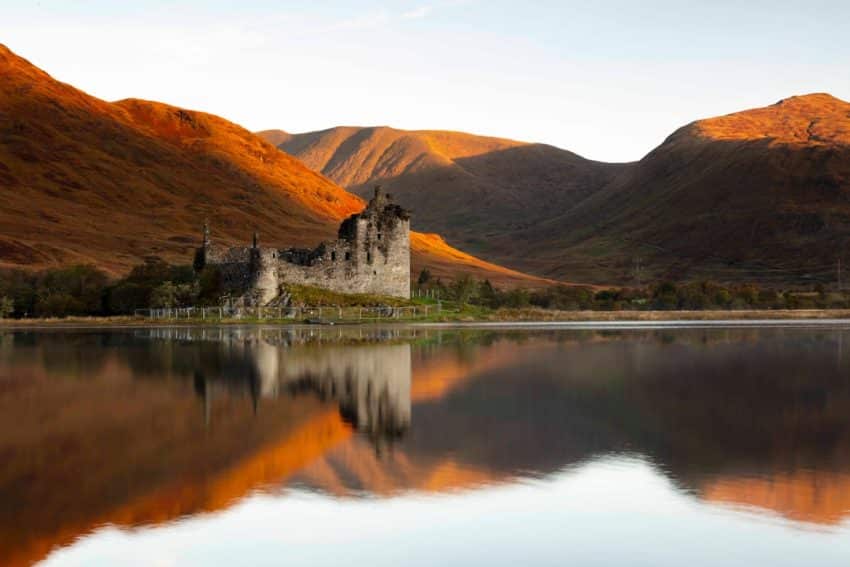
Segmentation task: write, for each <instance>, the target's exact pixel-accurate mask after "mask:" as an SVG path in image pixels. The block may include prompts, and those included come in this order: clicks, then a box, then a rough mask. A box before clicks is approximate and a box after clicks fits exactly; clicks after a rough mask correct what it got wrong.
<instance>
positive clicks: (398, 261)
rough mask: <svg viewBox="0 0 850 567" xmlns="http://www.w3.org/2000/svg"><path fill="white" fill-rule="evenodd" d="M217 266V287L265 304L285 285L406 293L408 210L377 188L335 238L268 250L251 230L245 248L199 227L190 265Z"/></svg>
mask: <svg viewBox="0 0 850 567" xmlns="http://www.w3.org/2000/svg"><path fill="white" fill-rule="evenodd" d="M206 266H215V267H216V268H218V270H219V273H220V277H221V284H222V288H223V289H224V291H225V292H226V293H228V294H229V295H230V296H231V297H234V298H238V299H239V301H241V302H242V303H244V304H245V305H267V304H269V303H270V302H274V301H275V299H276V298H278V297H280V296H282V295H284V294H285V291H286V290H285V288H286V285H287V284H290V285H309V286H315V287H321V288H325V289H329V290H332V291H337V292H342V293H367V294H374V295H388V296H393V297H403V298H409V297H410V213H409V212H408V211H406V210H405V209H403V208H402V207H400V206H399V205H397V204H395V203H393V202H392V199H391V198H390V196H389V195H386V194H384V193H383V192H382V191H381V189H380V188H376V189H375V196H374V197H373V198H372V199H371V200H370V201H369V204H368V205H367V206H366V208H365V209H363V211H362V212H360V213H358V214H355V215H351V216H350V217H348V218H347V219H345V220H344V221H343V222H342V224H341V225H340V227H339V232H338V238H337V240H334V241H329V242H322V243H321V244H319V246H317V247H316V248H314V249H303V248H269V247H261V246H260V245H259V237H258V235H257V234H256V233H255V234H254V238H253V243H252V244H251V245H250V246H235V247H225V246H221V245H217V244H216V243H215V242H214V241H213V239H212V236H211V234H210V230H209V226H208V225H204V238H203V244H202V246H201V247H200V248H199V249H198V251H197V254H196V261H195V268H196V269H198V270H200V269H203V268H204V267H206Z"/></svg>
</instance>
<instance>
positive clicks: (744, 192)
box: [504, 94, 850, 285]
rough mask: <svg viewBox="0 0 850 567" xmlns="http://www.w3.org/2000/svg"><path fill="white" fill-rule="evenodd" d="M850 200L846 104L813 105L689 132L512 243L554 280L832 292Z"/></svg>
mask: <svg viewBox="0 0 850 567" xmlns="http://www.w3.org/2000/svg"><path fill="white" fill-rule="evenodd" d="M848 195H850V104H848V103H846V102H844V101H841V100H838V99H836V98H834V97H831V96H829V95H825V94H814V95H808V96H800V97H792V98H790V99H787V100H783V101H780V102H779V103H777V104H775V105H773V106H770V107H767V108H761V109H756V110H749V111H745V112H740V113H737V114H732V115H729V116H723V117H719V118H713V119H709V120H702V121H698V122H694V123H692V124H689V125H687V126H685V127H683V128H681V129H679V130H678V131H676V132H675V133H674V134H673V135H671V136H670V137H669V138H668V139H667V140H666V141H665V142H664V143H663V144H662V145H661V146H659V147H658V148H656V149H655V150H654V151H652V152H651V153H650V154H649V155H647V156H646V157H645V158H644V159H642V160H641V161H640V162H639V163H637V164H636V165H634V166H633V167H631V168H630V169H629V170H628V171H627V172H625V173H624V174H623V175H621V176H620V177H618V178H617V179H615V180H614V181H613V182H611V183H609V184H608V185H607V186H605V187H604V188H602V189H601V190H599V191H597V192H596V193H594V194H593V195H592V196H591V197H590V198H588V199H587V200H585V201H584V202H582V203H580V204H579V205H578V206H576V207H575V208H573V209H571V210H569V211H567V212H566V213H565V214H563V215H560V216H558V217H556V218H554V219H551V220H550V221H547V222H546V223H541V224H540V225H537V226H533V227H530V228H528V229H527V230H524V231H522V232H521V233H520V234H514V235H511V238H510V239H509V241H510V243H511V244H513V245H515V246H516V247H517V249H518V250H519V251H520V252H521V254H520V257H523V256H526V255H530V254H531V253H532V252H534V257H533V259H531V260H529V261H527V262H525V261H522V260H520V261H519V262H518V263H517V265H518V266H519V267H520V268H521V269H528V270H534V271H536V272H538V273H544V274H547V275H550V276H552V277H564V276H566V275H568V274H569V276H570V277H571V278H573V279H577V280H593V281H599V280H603V281H609V282H630V281H634V279H635V276H636V274H635V272H634V268H635V266H636V265H638V264H637V263H638V262H640V264H639V265H640V266H641V269H642V272H643V274H642V275H643V279H644V281H646V279H647V278H655V279H657V278H670V279H702V278H711V279H718V280H732V281H734V280H738V281H741V280H743V281H758V282H762V283H766V284H776V285H782V284H789V283H791V284H804V283H815V282H822V283H827V284H831V283H833V282H835V281H836V278H837V262H838V260H839V258H842V259H843V260H845V261H846V260H847V258H844V257H843V252H844V248H845V246H846V244H847V241H848V237H850V200H848ZM507 242H508V239H505V240H504V243H505V244H506V243H507ZM541 243H547V244H549V245H550V247H549V248H547V249H546V250H543V251H541V246H540V244H541ZM638 259H639V260H638Z"/></svg>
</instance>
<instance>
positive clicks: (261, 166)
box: [0, 45, 541, 284]
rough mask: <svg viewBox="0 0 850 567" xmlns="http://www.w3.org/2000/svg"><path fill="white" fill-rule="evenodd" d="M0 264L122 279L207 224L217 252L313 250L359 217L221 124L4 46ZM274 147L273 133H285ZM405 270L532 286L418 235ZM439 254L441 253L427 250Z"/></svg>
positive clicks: (316, 182) (175, 255)
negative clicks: (77, 83) (80, 85)
mask: <svg viewBox="0 0 850 567" xmlns="http://www.w3.org/2000/svg"><path fill="white" fill-rule="evenodd" d="M0 76H2V78H3V79H2V81H0V196H2V201H3V207H2V208H0V265H2V266H16V267H26V268H33V269H35V268H43V267H47V266H57V265H62V264H71V263H93V264H96V265H98V266H100V267H102V268H104V269H106V270H108V271H109V272H111V273H113V274H120V273H122V272H124V271H126V270H127V269H128V268H129V267H131V266H132V265H135V264H137V263H139V262H140V261H141V259H142V258H143V257H145V256H148V255H158V256H161V257H163V258H166V259H168V260H171V261H179V262H187V261H189V260H190V259H191V257H192V253H193V249H194V247H196V246H197V245H198V244H199V241H200V237H201V235H200V230H201V224H202V223H203V221H204V219H209V221H210V223H211V225H212V227H213V230H214V233H215V234H216V235H217V237H218V239H219V240H221V241H222V242H224V243H232V242H247V241H248V239H249V237H250V234H251V233H252V232H253V231H254V230H255V229H256V230H258V231H259V232H260V234H261V237H262V239H263V241H265V242H272V243H279V245H281V246H289V245H292V246H313V245H316V244H318V242H319V241H321V240H323V239H328V238H332V237H335V235H336V230H337V226H338V224H339V222H340V220H341V219H343V218H345V217H346V216H348V215H350V214H352V213H355V212H358V211H359V210H361V209H362V208H363V206H364V202H363V200H362V199H360V198H359V197H357V196H355V195H352V194H351V193H349V192H347V191H345V190H344V189H343V188H341V187H339V186H338V185H336V184H334V183H333V182H332V181H330V180H329V179H327V178H326V177H324V176H322V175H319V174H317V173H315V172H313V171H312V170H310V169H308V168H307V167H305V166H304V165H303V164H302V163H301V162H299V161H298V160H297V159H295V158H292V157H290V156H288V155H286V154H284V153H283V152H280V151H278V150H277V149H276V148H275V147H274V146H272V145H270V144H269V143H267V142H265V141H264V140H262V139H261V138H259V137H257V136H255V135H253V134H252V133H250V132H248V131H247V130H245V129H243V128H241V127H239V126H237V125H235V124H233V123H231V122H228V121H226V120H224V119H222V118H219V117H217V116H213V115H211V114H205V113H203V112H196V111H191V110H185V109H181V108H177V107H173V106H169V105H166V104H162V103H157V102H149V101H144V100H135V99H130V100H123V101H119V102H116V103H108V102H105V101H102V100H99V99H97V98H94V97H92V96H89V95H87V94H86V93H84V92H82V91H79V90H77V89H75V88H73V87H71V86H69V85H66V84H64V83H61V82H59V81H56V80H54V79H53V78H52V77H50V76H49V75H48V74H47V73H45V72H44V71H42V70H40V69H38V68H36V67H35V66H33V65H32V64H31V63H29V62H28V61H26V60H24V59H22V58H20V57H18V56H17V55H15V54H14V53H12V52H11V51H10V50H9V49H7V48H6V47H5V46H2V45H0ZM281 135H282V134H281ZM413 240H414V242H415V243H416V246H415V247H414V252H413V260H414V265H415V266H417V267H418V268H419V267H422V266H425V265H427V266H429V267H430V266H432V265H433V266H434V268H432V272H434V273H435V274H437V275H442V276H451V275H455V274H457V273H473V274H474V275H476V276H477V277H490V278H492V279H493V280H494V281H496V282H499V283H501V282H505V281H511V282H518V281H522V282H525V283H531V282H534V283H536V284H540V283H541V280H539V279H535V278H530V277H526V276H524V275H523V274H519V273H518V272H512V271H510V270H505V269H503V268H501V267H499V266H493V265H490V264H487V263H485V262H482V261H480V260H478V259H476V258H473V257H471V256H468V255H465V254H463V253H461V252H459V251H452V254H451V255H447V253H446V250H445V246H443V245H437V246H433V247H432V246H431V244H432V243H434V240H433V238H432V237H431V236H426V235H414V236H413ZM436 244H439V243H436Z"/></svg>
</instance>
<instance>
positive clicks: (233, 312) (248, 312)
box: [136, 303, 445, 322]
mask: <svg viewBox="0 0 850 567" xmlns="http://www.w3.org/2000/svg"><path fill="white" fill-rule="evenodd" d="M443 312H445V310H443V309H442V307H441V305H440V304H439V303H438V304H437V305H413V306H404V307H395V306H391V305H386V306H378V307H336V306H315V307H166V308H160V309H137V310H136V316H138V317H146V318H148V319H162V320H169V321H170V320H180V319H186V320H201V321H221V320H224V319H248V320H269V321H274V320H292V321H307V320H315V321H318V322H325V321H328V322H331V321H388V320H416V319H426V318H428V317H429V316H431V315H436V314H439V313H443Z"/></svg>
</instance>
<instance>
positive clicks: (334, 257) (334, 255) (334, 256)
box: [331, 252, 336, 262]
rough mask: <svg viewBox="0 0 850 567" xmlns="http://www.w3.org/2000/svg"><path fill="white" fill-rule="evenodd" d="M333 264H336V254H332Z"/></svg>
mask: <svg viewBox="0 0 850 567" xmlns="http://www.w3.org/2000/svg"><path fill="white" fill-rule="evenodd" d="M331 262H336V252H331Z"/></svg>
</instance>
